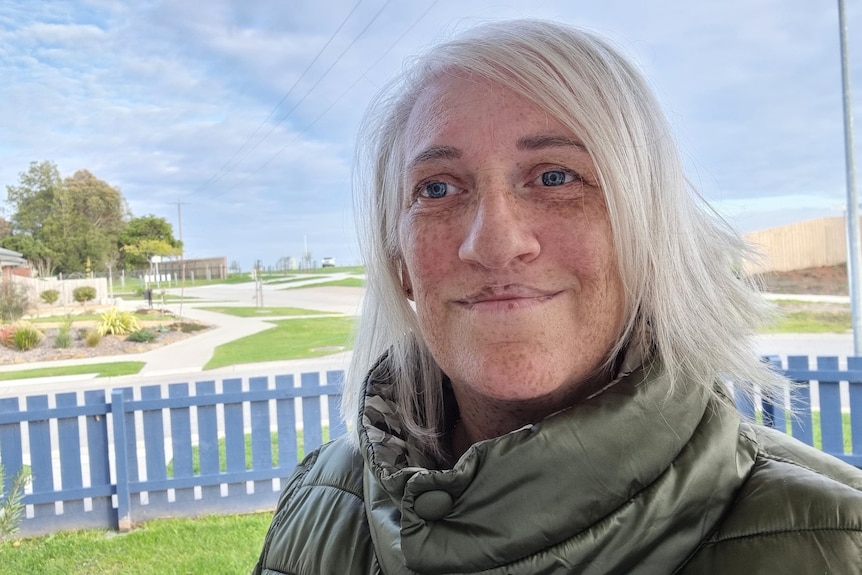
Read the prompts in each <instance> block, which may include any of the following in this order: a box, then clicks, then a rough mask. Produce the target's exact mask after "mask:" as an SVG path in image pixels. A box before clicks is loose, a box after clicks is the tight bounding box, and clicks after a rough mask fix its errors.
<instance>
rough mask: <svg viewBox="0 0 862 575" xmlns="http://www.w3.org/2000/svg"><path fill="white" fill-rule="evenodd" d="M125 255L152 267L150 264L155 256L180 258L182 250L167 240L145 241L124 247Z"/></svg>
mask: <svg viewBox="0 0 862 575" xmlns="http://www.w3.org/2000/svg"><path fill="white" fill-rule="evenodd" d="M123 253H125V254H126V255H128V256H131V257H133V258H135V259H136V260H138V261H145V262H148V264H147V265H151V264H149V262H151V261H152V259H153V256H162V257H166V256H167V257H170V256H178V255H180V248H178V247H174V246H172V245H171V244H169V243H168V242H166V241H165V240H149V239H143V240H140V241H139V242H138V243H136V244H133V245H130V246H123Z"/></svg>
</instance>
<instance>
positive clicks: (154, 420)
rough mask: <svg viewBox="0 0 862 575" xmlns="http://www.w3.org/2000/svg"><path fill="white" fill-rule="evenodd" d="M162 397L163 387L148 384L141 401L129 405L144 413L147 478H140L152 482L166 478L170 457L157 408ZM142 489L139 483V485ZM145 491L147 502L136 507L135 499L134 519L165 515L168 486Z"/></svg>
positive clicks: (163, 422)
mask: <svg viewBox="0 0 862 575" xmlns="http://www.w3.org/2000/svg"><path fill="white" fill-rule="evenodd" d="M161 398H162V388H161V386H159V385H147V386H144V387H142V388H141V400H140V402H139V403H138V404H137V405H135V403H134V402H131V403H130V406H132V407H134V408H136V409H140V410H141V412H142V416H143V426H144V462H145V465H146V480H143V478H139V481H141V483H143V482H144V481H146V482H148V483H151V482H153V481H162V482H164V481H165V480H167V478H168V475H167V460H166V459H165V420H164V417H163V414H162V409H161V407H158V405H159V402H158V400H160V399H161ZM136 488H137V489H140V486H137V487H136ZM141 491H142V492H145V493H146V495H147V496H146V504H145V503H144V499H143V498H141V499H140V507H138V508H137V509H135V500H134V499H133V500H132V509H133V511H132V512H133V513H134V515H135V518H138V517H140V518H141V519H144V520H146V519H150V518H156V517H162V516H164V512H165V511H166V510H167V509H169V506H168V490H167V489H149V490H146V491H145V490H143V489H141Z"/></svg>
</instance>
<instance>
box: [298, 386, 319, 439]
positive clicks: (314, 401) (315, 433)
mask: <svg viewBox="0 0 862 575" xmlns="http://www.w3.org/2000/svg"><path fill="white" fill-rule="evenodd" d="M299 385H300V389H301V390H302V393H301V397H302V400H301V401H302V438H303V441H302V443H303V451H304V453H305V455H308V454H309V453H310V452H311V451H313V450H314V449H315V447H317V446H318V445H320V444H321V443H323V423H322V422H321V421H320V397H319V396H317V395H315V394H316V393H319V388H320V374H319V373H303V374H302V377H300V383H299Z"/></svg>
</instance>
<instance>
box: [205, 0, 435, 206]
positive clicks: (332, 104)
mask: <svg viewBox="0 0 862 575" xmlns="http://www.w3.org/2000/svg"><path fill="white" fill-rule="evenodd" d="M438 2H439V0H434V2H432V3H431V4H430V5H429V6H428V8H427V9H426V10H425V11H424V12H422V14H420V15H419V17H418V18H416V19H415V20H414V21H413V22H412V23H411V24H410V26H408V27H407V29H406V30H404V32H402V33H401V35H400V36H398V38H396V39H395V41H394V42H392V44H390V45H389V47H388V48H387V49H386V50H384V51H383V53H382V54H381V55H380V57H379V58H377V60H375V61H374V63H372V64H371V65H370V66H369V67H368V68H366V70H365V72H363V73H362V75H360V76H359V78H357V79H356V81H354V82H353V83H352V84H351V85H350V86H348V87H347V89H346V90H344V91H343V92H342V93H341V94H340V95H339V96H338V97H337V98H336V99H335V100H333V101H332V103H331V104H330V105H329V106H328V107H327V108H326V109H325V110H324V111H323V112H321V113H320V114H319V115H318V116H317V117H316V118H315V119H314V120H312V122H311V123H310V124H308V125H307V126H306V127H305V128H304V129H303V130H302V131H301V132H299V133H298V134H296V135H295V136H294V137H293V139H291V140H290V141H289V142H288V143H287V144H285V145H284V146H282V147H281V148H279V149H278V151H276V152H275V153H274V154H273V155H272V156H270V157H269V159H268V160H266V161H265V162H264V163H262V164H261V165H259V166H258V167H257V170H260V169H261V168H265V167H266V166H268V165H269V164H270V163H271V162H272V161H273V160H275V158H277V157H278V156H279V155H281V153H282V152H284V151H285V150H286V149H287V148H288V147H289V146H291V145H293V144H294V143H296V141H297V140H299V139H300V138H301V137H302V136H304V135H305V134H306V133H308V131H309V130H310V129H311V128H312V127H314V125H315V124H317V122H319V121H320V120H321V118H323V117H324V116H325V115H326V114H328V113H329V111H330V110H332V108H334V107H335V105H336V104H337V103H338V102H339V101H341V99H342V98H344V97H345V96H346V95H347V94H348V93H349V92H350V91H351V90H352V89H353V88H354V87H356V85H357V84H359V82H361V81H362V80H363V79H364V78H366V76H367V74H368V72H370V71H371V70H373V69H374V67H375V66H377V64H379V63H380V62H381V61H383V59H384V58H385V57H386V56H387V55H388V54H389V52H391V51H392V49H393V48H395V46H397V45H398V43H399V42H400V41H401V40H402V39H404V37H405V36H406V35H407V34H409V33H410V31H411V30H413V28H415V27H416V25H417V24H419V22H421V21H422V19H423V18H425V16H426V15H427V14H428V12H430V11H431V9H432V8H434V6H435V5H436V4H437V3H438ZM387 4H388V2H387ZM384 8H385V6H384ZM378 15H379V13H378ZM369 25H370V24H369ZM366 28H367V26H366ZM363 32H364V30H363ZM351 45H352V44H351ZM330 68H331V67H330ZM307 95H308V94H306V96H307ZM304 98H305V97H303V99H304ZM294 108H295V106H294ZM249 178H251V176H246V177H245V178H243V179H242V180H241V181H239V182H237V183H236V184H234V185H233V186H232V187H230V188H228V189H226V190H225V191H223V192H221V193H219V194H215V195H213V196H210V197H211V198H218V197H221V196H223V195H225V194H227V193H229V192H232V191H234V190H235V189H237V188H238V187H240V186H241V185H243V184H244V183H245V182H247V181H248V180H249Z"/></svg>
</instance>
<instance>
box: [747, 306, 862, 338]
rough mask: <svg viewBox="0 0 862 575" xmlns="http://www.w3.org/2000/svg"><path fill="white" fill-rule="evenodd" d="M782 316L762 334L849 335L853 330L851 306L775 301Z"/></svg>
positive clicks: (764, 327)
mask: <svg viewBox="0 0 862 575" xmlns="http://www.w3.org/2000/svg"><path fill="white" fill-rule="evenodd" d="M772 303H774V304H775V305H776V307H778V309H779V311H780V312H781V316H780V317H779V318H778V321H776V322H775V323H774V324H772V325H766V326H763V327H762V328H761V329H760V333H847V332H848V331H850V330H851V328H852V326H851V314H850V306H849V304H817V303H812V302H804V301H798V300H775V301H773V302H772Z"/></svg>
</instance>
